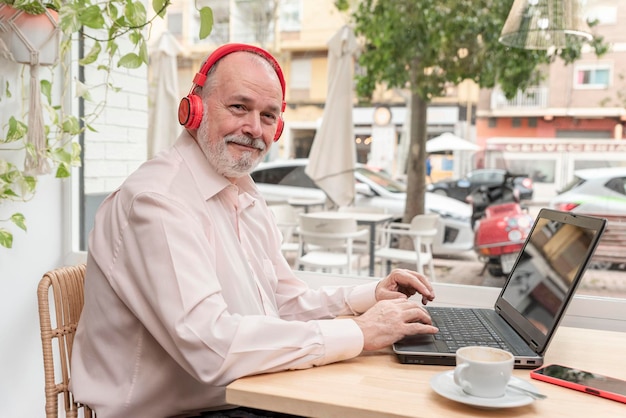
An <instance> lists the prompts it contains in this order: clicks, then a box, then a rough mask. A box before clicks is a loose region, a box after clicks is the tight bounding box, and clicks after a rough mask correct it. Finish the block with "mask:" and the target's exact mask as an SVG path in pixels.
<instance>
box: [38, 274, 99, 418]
mask: <svg viewBox="0 0 626 418" xmlns="http://www.w3.org/2000/svg"><path fill="white" fill-rule="evenodd" d="M84 279H85V265H84V264H80V265H77V266H69V267H63V268H59V269H56V270H52V271H49V272H48V273H46V274H45V275H44V276H43V278H42V279H41V281H40V282H39V287H38V288H37V299H38V302H39V325H40V327H41V344H42V348H43V366H44V376H45V392H46V418H56V417H57V416H58V414H59V406H58V399H59V396H60V395H63V402H64V406H65V416H66V417H78V411H79V409H83V416H84V417H85V418H94V417H95V416H96V415H95V413H94V412H93V411H92V410H91V409H90V408H89V407H87V406H85V405H80V404H77V403H76V402H75V401H74V396H73V395H72V393H71V392H70V389H69V383H70V357H71V356H72V344H73V343H74V333H75V332H76V326H77V324H78V318H79V317H80V313H81V311H82V309H83V303H84V296H83V286H84ZM51 287H52V295H50V288H51ZM51 296H52V297H51ZM51 300H52V301H53V306H52V307H53V309H54V315H53V316H51V313H50V301H51ZM53 323H54V325H55V328H52V324H53ZM54 339H56V340H57V344H54V343H53V340H54ZM53 345H54V348H53ZM55 356H56V357H55ZM55 366H59V367H60V370H55ZM57 379H60V381H59V382H57Z"/></svg>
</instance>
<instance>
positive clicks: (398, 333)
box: [354, 297, 439, 350]
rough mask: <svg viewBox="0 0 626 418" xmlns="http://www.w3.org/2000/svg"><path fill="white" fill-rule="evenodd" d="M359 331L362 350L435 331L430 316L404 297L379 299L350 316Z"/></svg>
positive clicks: (377, 347) (376, 348)
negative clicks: (361, 333)
mask: <svg viewBox="0 0 626 418" xmlns="http://www.w3.org/2000/svg"><path fill="white" fill-rule="evenodd" d="M354 322H356V324H357V325H358V326H359V327H360V328H361V331H362V332H363V341H364V343H363V349H364V350H379V349H381V348H384V347H387V346H389V345H391V344H393V343H394V342H396V341H398V340H399V339H401V338H402V337H405V336H407V335H413V334H435V333H437V332H438V331H439V330H438V329H437V328H436V327H434V326H432V322H431V320H430V315H428V312H426V309H424V308H423V307H422V306H420V304H419V303H417V302H414V301H411V300H408V299H406V297H405V298H395V299H388V300H382V301H380V302H377V303H376V304H375V305H374V306H372V307H371V308H370V309H368V310H367V311H366V312H365V313H363V314H362V315H360V316H357V317H355V318H354Z"/></svg>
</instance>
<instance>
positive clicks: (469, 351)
mask: <svg viewBox="0 0 626 418" xmlns="http://www.w3.org/2000/svg"><path fill="white" fill-rule="evenodd" d="M513 364H514V357H513V354H511V353H509V352H508V351H505V350H501V349H499V348H492V347H480V346H471V347H463V348H459V349H458V350H457V352H456V368H455V369H454V383H456V384H457V385H459V386H460V387H461V389H463V392H465V393H467V394H469V395H472V396H478V397H481V398H497V397H500V396H503V395H504V393H505V391H506V385H507V383H508V382H509V380H510V379H511V374H512V373H513Z"/></svg>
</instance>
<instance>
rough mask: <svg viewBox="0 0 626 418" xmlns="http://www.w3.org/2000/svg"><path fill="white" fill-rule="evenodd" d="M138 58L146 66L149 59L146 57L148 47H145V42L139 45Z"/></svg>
mask: <svg viewBox="0 0 626 418" xmlns="http://www.w3.org/2000/svg"><path fill="white" fill-rule="evenodd" d="M139 57H140V58H141V61H142V62H143V63H144V64H146V65H148V60H149V59H150V57H149V55H148V47H147V46H146V43H145V42H141V45H140V47H139Z"/></svg>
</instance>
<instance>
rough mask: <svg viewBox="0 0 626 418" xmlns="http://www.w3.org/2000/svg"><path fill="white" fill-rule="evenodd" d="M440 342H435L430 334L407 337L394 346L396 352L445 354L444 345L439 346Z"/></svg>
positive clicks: (445, 348)
mask: <svg viewBox="0 0 626 418" xmlns="http://www.w3.org/2000/svg"><path fill="white" fill-rule="evenodd" d="M439 342H440V341H438V340H435V337H434V336H433V335H431V334H417V335H408V336H406V337H404V338H402V339H401V340H400V341H398V342H396V343H395V344H394V348H395V350H396V351H404V350H410V351H420V352H424V351H426V352H431V351H432V352H444V353H445V352H447V351H448V350H447V347H446V345H445V343H442V344H441V346H439V344H438V343H439Z"/></svg>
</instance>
